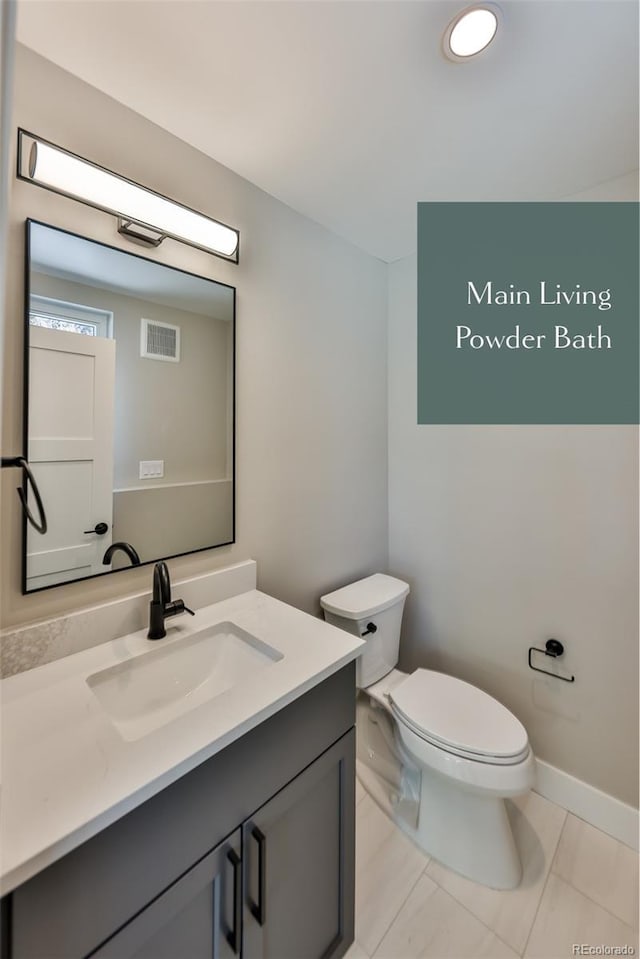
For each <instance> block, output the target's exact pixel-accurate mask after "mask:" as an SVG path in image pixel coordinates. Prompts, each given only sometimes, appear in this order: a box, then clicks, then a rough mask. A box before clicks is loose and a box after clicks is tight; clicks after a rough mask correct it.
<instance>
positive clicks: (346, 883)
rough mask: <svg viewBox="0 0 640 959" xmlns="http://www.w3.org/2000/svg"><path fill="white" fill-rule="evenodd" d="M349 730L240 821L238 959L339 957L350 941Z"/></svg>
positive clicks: (351, 759)
mask: <svg viewBox="0 0 640 959" xmlns="http://www.w3.org/2000/svg"><path fill="white" fill-rule="evenodd" d="M354 818H355V733H354V731H353V730H351V731H350V732H349V733H347V734H346V736H343V737H342V738H341V739H339V740H338V742H337V743H335V744H334V745H333V746H331V748H330V749H328V750H327V751H326V752H325V753H323V754H322V756H320V757H319V759H317V760H316V761H315V762H314V763H312V764H311V765H310V766H308V767H307V769H305V770H304V772H302V773H301V774H300V775H299V776H297V777H296V778H295V779H294V780H292V781H291V782H290V783H289V785H288V786H285V787H284V789H282V790H281V791H280V792H279V793H277V794H276V795H275V796H274V797H273V799H271V800H269V802H268V803H266V804H265V805H264V806H262V807H261V808H260V809H259V810H258V811H257V812H256V813H255V814H254V815H253V816H252V817H251V819H250V820H248V821H247V822H246V823H244V825H243V850H244V877H245V878H244V905H243V913H244V925H243V957H244V959H329V957H332V959H337V957H339V956H342V955H343V954H344V953H345V952H346V950H347V949H348V947H349V945H350V944H351V942H352V941H353V909H354V858H355V828H354Z"/></svg>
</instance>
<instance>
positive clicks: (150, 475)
mask: <svg viewBox="0 0 640 959" xmlns="http://www.w3.org/2000/svg"><path fill="white" fill-rule="evenodd" d="M162 476H164V460H140V479H160V478H161V477H162Z"/></svg>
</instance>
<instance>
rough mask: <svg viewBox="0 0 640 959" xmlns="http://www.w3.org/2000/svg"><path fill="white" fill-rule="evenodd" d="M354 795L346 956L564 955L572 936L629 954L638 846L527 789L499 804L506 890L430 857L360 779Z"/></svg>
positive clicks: (509, 958)
mask: <svg viewBox="0 0 640 959" xmlns="http://www.w3.org/2000/svg"><path fill="white" fill-rule="evenodd" d="M356 804H357V807H356V942H355V943H354V945H353V946H352V947H351V949H350V950H349V952H348V953H347V959H374V957H375V959H420V957H429V959H516V957H518V956H522V957H526V959H569V957H571V956H573V955H574V952H573V949H572V946H573V944H574V943H575V944H581V943H585V944H588V945H589V946H598V947H601V946H628V947H632V948H633V949H634V950H635V953H628V954H630V955H634V954H635V955H636V956H637V955H638V855H637V854H636V853H635V852H633V850H631V849H629V848H628V847H627V846H625V845H623V844H622V843H620V842H617V841H616V840H615V839H612V838H611V837H610V836H607V835H606V834H605V833H603V832H600V831H599V830H598V829H595V828H594V827H593V826H590V825H588V824H587V823H585V822H583V821H582V820H580V819H577V818H576V817H575V816H573V815H572V814H571V813H567V812H566V811H565V810H564V809H561V808H560V807H559V806H556V805H555V804H554V803H552V802H549V801H548V800H547V799H543V798H542V797H541V796H538V795H537V794H536V793H530V794H529V795H528V796H524V797H522V798H521V799H518V800H516V801H514V802H513V803H509V815H510V817H511V821H512V825H513V829H514V834H515V837H516V842H517V844H518V847H519V849H520V853H521V856H522V860H523V879H522V883H521V885H520V886H519V888H518V889H515V890H514V891H512V892H498V891H496V890H495V889H487V888H486V887H484V886H479V885H477V884H476V883H474V882H471V881H470V880H468V879H463V878H462V877H461V876H458V875H457V874H456V873H453V872H451V871H450V870H449V869H446V868H445V867H444V866H442V865H440V863H438V862H436V861H435V860H433V859H430V858H429V857H428V856H427V855H425V854H424V853H422V852H421V851H420V850H419V849H418V848H417V847H416V846H414V845H413V843H412V842H411V841H410V840H409V839H407V837H406V836H405V835H404V834H403V833H402V832H401V831H400V830H399V829H398V828H397V827H396V826H395V825H394V824H393V823H392V822H391V821H390V820H389V819H388V818H387V816H386V815H385V814H384V813H383V812H382V811H381V810H380V809H379V807H378V806H377V805H376V804H375V802H374V801H373V799H372V798H371V797H370V796H369V795H368V794H367V793H365V791H364V789H363V788H362V786H361V785H360V783H358V784H357V792H356ZM601 954H602V953H601Z"/></svg>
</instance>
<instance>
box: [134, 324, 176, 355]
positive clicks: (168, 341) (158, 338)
mask: <svg viewBox="0 0 640 959" xmlns="http://www.w3.org/2000/svg"><path fill="white" fill-rule="evenodd" d="M140 356H144V357H145V358H146V359H148V360H168V361H169V362H170V363H179V362H180V327H179V326H173V324H171V323H160V322H159V321H158V320H146V319H145V318H144V317H143V318H142V319H141V328H140Z"/></svg>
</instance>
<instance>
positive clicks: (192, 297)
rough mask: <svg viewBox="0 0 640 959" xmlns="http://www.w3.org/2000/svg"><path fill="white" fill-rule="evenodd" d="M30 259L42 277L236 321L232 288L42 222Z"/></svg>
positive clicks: (33, 229) (31, 243) (31, 244)
mask: <svg viewBox="0 0 640 959" xmlns="http://www.w3.org/2000/svg"><path fill="white" fill-rule="evenodd" d="M29 254H30V255H29V263H30V266H31V269H32V270H34V271H36V272H39V273H46V274H49V275H50V276H57V277H60V278H62V279H65V280H73V281H74V282H75V283H84V284H85V285H86V286H91V287H94V288H96V289H98V290H107V291H111V292H113V293H121V294H122V295H124V296H135V297H137V298H138V299H142V300H151V301H152V302H154V303H161V304H162V305H163V306H169V307H172V308H173V309H176V310H187V311H188V312H191V313H198V314H201V315H202V316H213V317H215V318H216V319H218V320H231V319H233V304H234V300H233V290H232V289H231V287H229V286H224V284H222V283H216V282H215V281H214V280H207V279H205V278H204V277H201V276H194V275H193V274H191V273H184V272H183V271H182V270H176V269H174V268H173V267H170V266H166V265H165V264H164V263H156V262H154V261H152V260H148V259H145V258H144V257H140V256H136V255H135V254H133V253H125V252H124V250H117V249H115V248H114V247H111V246H104V245H103V244H102V243H96V242H94V241H93V240H87V239H85V238H84V237H81V236H76V235H75V234H74V233H66V232H65V231H64V230H56V229H55V228H54V227H50V226H46V225H45V224H43V223H33V224H32V225H31V231H30V236H29ZM105 309H109V301H108V299H107V300H105Z"/></svg>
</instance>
